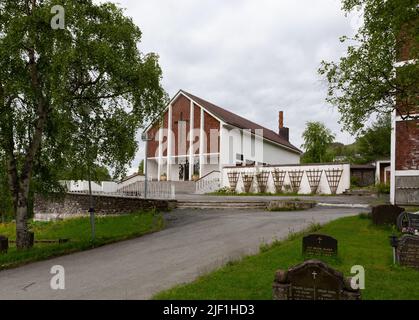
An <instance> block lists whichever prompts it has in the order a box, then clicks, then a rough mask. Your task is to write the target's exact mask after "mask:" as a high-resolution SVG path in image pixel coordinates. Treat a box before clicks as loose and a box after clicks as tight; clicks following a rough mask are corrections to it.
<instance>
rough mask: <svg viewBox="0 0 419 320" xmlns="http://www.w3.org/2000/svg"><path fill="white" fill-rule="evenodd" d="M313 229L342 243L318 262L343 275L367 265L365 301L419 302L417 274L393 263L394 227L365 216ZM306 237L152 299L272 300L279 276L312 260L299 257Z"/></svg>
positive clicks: (280, 243)
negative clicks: (391, 238) (379, 224)
mask: <svg viewBox="0 0 419 320" xmlns="http://www.w3.org/2000/svg"><path fill="white" fill-rule="evenodd" d="M313 230H317V231H316V232H320V233H325V234H328V235H331V236H333V237H335V238H337V239H338V250H339V255H338V256H337V257H335V258H329V257H315V258H316V259H319V260H323V261H325V262H326V263H328V264H329V265H331V266H332V267H334V268H336V269H338V270H339V271H341V272H343V273H344V274H345V276H350V270H351V267H352V266H354V265H362V266H364V268H365V272H366V280H365V284H366V289H365V290H363V291H362V299H365V300H374V299H391V300H393V299H419V290H417V284H418V283H419V272H418V271H417V270H414V269H410V268H406V267H400V266H394V265H393V264H392V248H391V246H390V244H389V239H388V237H389V236H390V235H391V234H392V233H393V229H392V228H391V227H377V226H374V225H372V223H371V220H369V219H367V218H366V217H365V216H356V217H347V218H342V219H339V220H336V221H333V222H331V223H328V224H327V225H325V226H322V227H320V226H316V227H315V228H314V227H313V228H311V230H309V231H310V232H313ZM303 236H304V233H298V234H292V235H290V237H289V238H288V239H287V240H284V241H275V242H274V243H273V245H271V246H266V245H264V246H261V252H260V253H259V254H257V255H253V256H248V257H244V258H243V259H241V260H240V261H238V262H233V263H230V264H228V265H227V266H225V267H223V268H221V269H219V270H216V271H214V272H212V273H209V274H207V275H204V276H202V277H200V278H198V279H197V280H196V281H194V282H192V283H189V284H185V285H180V286H177V287H174V288H172V289H170V290H167V291H164V292H161V293H159V294H157V295H156V296H155V297H154V298H155V299H169V300H171V299H179V300H189V299H198V300H200V299H210V300H212V299H214V300H219V299H221V300H222V299H225V300H231V299H249V300H271V299H272V283H273V279H274V274H275V271H276V270H278V269H287V268H289V267H290V266H293V265H296V264H298V263H301V262H303V261H304V260H306V259H308V258H309V257H304V256H303V255H302V254H301V245H302V237H303ZM311 258H313V257H311Z"/></svg>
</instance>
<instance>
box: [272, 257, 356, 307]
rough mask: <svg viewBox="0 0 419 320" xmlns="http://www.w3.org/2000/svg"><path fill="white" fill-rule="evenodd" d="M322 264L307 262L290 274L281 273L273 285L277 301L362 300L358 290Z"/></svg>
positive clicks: (295, 267)
mask: <svg viewBox="0 0 419 320" xmlns="http://www.w3.org/2000/svg"><path fill="white" fill-rule="evenodd" d="M350 281H351V280H350V278H345V277H344V276H343V274H342V273H341V272H339V271H336V270H334V269H333V268H331V267H329V266H328V265H327V264H325V263H324V262H322V261H318V260H308V261H305V262H303V263H301V264H299V265H297V266H294V267H292V268H290V269H288V270H287V271H284V270H278V271H277V272H276V275H275V280H274V284H273V297H274V300H361V292H360V290H359V289H357V290H354V289H352V288H351V286H350Z"/></svg>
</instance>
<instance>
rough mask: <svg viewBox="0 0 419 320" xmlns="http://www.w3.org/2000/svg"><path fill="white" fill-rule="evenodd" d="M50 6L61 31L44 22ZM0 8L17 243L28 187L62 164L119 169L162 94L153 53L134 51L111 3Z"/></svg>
mask: <svg viewBox="0 0 419 320" xmlns="http://www.w3.org/2000/svg"><path fill="white" fill-rule="evenodd" d="M57 4H60V5H62V6H63V7H64V9H65V28H64V29H63V30H61V29H59V30H54V29H52V28H51V19H52V17H53V16H54V14H51V8H52V7H53V6H54V5H57ZM0 12H1V14H0V114H1V117H0V150H1V152H0V160H1V161H3V160H4V161H7V166H8V168H7V169H8V170H7V171H8V173H9V175H8V180H9V186H10V187H9V189H10V193H11V195H12V197H13V199H14V201H15V203H16V204H19V205H18V206H16V207H17V214H18V215H20V216H19V217H18V219H17V221H18V222H19V223H18V225H17V228H18V229H19V230H20V232H19V234H21V235H22V236H21V237H20V239H21V240H22V241H20V240H19V246H20V248H22V249H23V248H25V247H26V246H27V243H24V242H25V239H26V237H24V235H25V234H26V233H27V223H26V221H27V211H26V209H25V207H27V206H28V205H29V203H30V202H29V201H28V199H29V197H30V190H32V192H34V191H37V192H38V191H40V190H42V191H45V192H51V191H55V190H54V189H57V188H59V186H58V185H57V181H58V179H59V178H60V171H61V169H62V168H64V167H65V168H71V169H70V170H85V171H86V170H87V169H86V168H89V167H95V166H98V167H107V168H110V169H112V171H113V174H114V176H115V177H121V176H123V175H124V173H125V171H126V165H127V164H129V162H130V161H131V160H132V159H133V158H134V155H135V152H136V150H137V147H138V145H137V141H136V133H137V131H138V130H139V129H140V128H141V127H143V126H144V124H145V123H146V122H148V121H149V120H151V119H154V118H155V117H156V116H157V115H158V114H159V113H160V112H161V110H162V109H163V108H164V106H165V104H166V101H167V95H166V93H165V92H164V90H163V88H162V86H161V79H162V71H161V69H160V66H159V64H158V56H157V55H156V54H154V53H149V54H143V53H142V52H140V50H139V46H138V44H139V42H140V40H141V35H142V33H141V31H140V29H139V28H138V27H137V26H136V25H135V24H134V23H133V21H132V19H131V18H129V17H126V16H125V15H124V11H123V10H122V9H121V8H119V7H118V6H117V5H115V4H113V3H102V4H96V2H93V1H92V0H86V1H73V0H60V1H55V0H43V1H41V0H33V1H24V0H2V1H1V2H0ZM17 199H20V201H17Z"/></svg>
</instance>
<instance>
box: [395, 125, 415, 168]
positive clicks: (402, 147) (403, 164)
mask: <svg viewBox="0 0 419 320" xmlns="http://www.w3.org/2000/svg"><path fill="white" fill-rule="evenodd" d="M396 170H419V121H418V120H416V121H415V120H411V121H399V122H397V125H396Z"/></svg>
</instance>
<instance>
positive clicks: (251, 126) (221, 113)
mask: <svg viewBox="0 0 419 320" xmlns="http://www.w3.org/2000/svg"><path fill="white" fill-rule="evenodd" d="M180 92H181V93H182V94H184V95H185V96H186V97H188V98H189V99H191V100H193V101H194V102H196V103H197V104H199V105H200V106H201V107H203V108H204V109H206V110H207V111H208V112H209V113H212V114H213V115H214V116H216V117H217V118H219V119H220V120H222V121H223V122H225V123H227V124H230V125H232V126H234V127H237V128H239V129H245V130H246V129H247V130H251V131H252V132H253V133H254V132H255V130H257V129H263V137H264V138H265V139H267V140H270V141H272V142H274V143H277V144H280V145H282V146H284V147H287V148H290V149H291V150H293V151H295V152H297V153H302V151H301V150H300V149H298V148H297V147H296V146H294V145H292V144H291V143H290V142H289V141H287V140H286V139H284V138H283V137H282V136H280V135H279V134H277V133H276V132H274V131H273V130H270V129H267V128H265V127H263V126H261V125H258V124H256V123H254V122H252V121H250V120H247V119H245V118H243V117H240V116H239V115H237V114H235V113H233V112H230V111H228V110H226V109H224V108H221V107H219V106H216V105H215V104H213V103H211V102H208V101H206V100H204V99H202V98H199V97H197V96H194V95H193V94H190V93H188V92H186V91H183V90H180Z"/></svg>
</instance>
